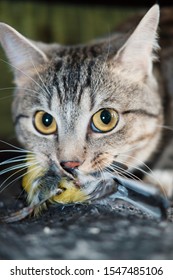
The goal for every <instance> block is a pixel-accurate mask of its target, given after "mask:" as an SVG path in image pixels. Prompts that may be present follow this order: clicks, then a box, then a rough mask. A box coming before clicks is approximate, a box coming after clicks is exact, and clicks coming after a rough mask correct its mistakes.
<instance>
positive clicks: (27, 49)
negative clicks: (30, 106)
mask: <svg viewBox="0 0 173 280" xmlns="http://www.w3.org/2000/svg"><path fill="white" fill-rule="evenodd" d="M0 43H1V45H2V47H3V49H4V51H5V53H6V56H7V58H8V59H9V62H10V65H11V67H12V69H13V72H14V75H15V82H16V83H18V82H19V80H20V79H21V78H22V77H23V78H24V77H28V76H30V74H31V71H33V69H34V68H35V70H36V71H37V67H39V65H43V63H45V62H47V61H48V59H47V57H46V54H45V53H44V52H42V51H41V50H40V49H39V48H38V47H36V46H35V45H34V44H33V43H32V42H31V41H29V40H28V39H27V38H25V37H24V36H22V35H21V34H20V33H19V32H17V31H16V30H15V29H14V28H12V27H11V26H9V25H7V24H5V23H0Z"/></svg>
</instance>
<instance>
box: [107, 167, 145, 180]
mask: <svg viewBox="0 0 173 280" xmlns="http://www.w3.org/2000/svg"><path fill="white" fill-rule="evenodd" d="M120 163H123V162H120ZM109 168H112V171H113V172H114V171H116V172H118V173H119V174H120V175H121V176H123V177H125V175H127V176H128V177H129V178H131V179H133V180H137V181H140V182H143V181H142V180H141V179H140V178H139V177H138V176H136V175H135V174H133V173H132V172H131V171H129V170H124V168H122V167H120V166H117V165H115V164H114V163H111V164H110V166H109ZM110 171H111V170H110Z"/></svg>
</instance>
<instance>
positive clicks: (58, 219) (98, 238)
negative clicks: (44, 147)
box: [0, 189, 173, 260]
mask: <svg viewBox="0 0 173 280" xmlns="http://www.w3.org/2000/svg"><path fill="white" fill-rule="evenodd" d="M13 190H14V189H13ZM22 204H23V202H22V200H16V199H15V196H14V192H12V190H11V193H10V191H8V192H7V193H6V194H5V192H4V194H3V195H1V198H0V213H1V215H3V214H5V213H7V212H8V211H13V212H14V211H15V209H19V208H20V207H22ZM171 220H173V214H171V211H170V213H169V217H168V220H166V221H155V220H151V219H149V218H146V217H144V216H143V215H142V214H140V213H136V212H135V211H133V210H130V209H128V211H127V209H126V210H123V209H121V210H119V211H117V210H116V211H115V210H114V211H112V210H110V209H109V208H105V207H101V206H94V205H92V206H86V205H76V206H68V207H64V208H63V209H62V207H61V206H60V207H54V206H51V207H50V209H49V210H48V211H45V212H44V213H43V215H42V216H41V217H39V218H33V217H32V218H27V219H25V220H23V221H20V222H16V223H12V224H4V223H1V224H0V259H64V260H65V259H121V260H123V259H173V223H172V221H171Z"/></svg>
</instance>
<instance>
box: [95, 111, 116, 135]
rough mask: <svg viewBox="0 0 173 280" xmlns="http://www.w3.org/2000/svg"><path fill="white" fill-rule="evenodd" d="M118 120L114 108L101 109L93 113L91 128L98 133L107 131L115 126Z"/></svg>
mask: <svg viewBox="0 0 173 280" xmlns="http://www.w3.org/2000/svg"><path fill="white" fill-rule="evenodd" d="M118 120H119V117H118V113H117V112H116V111H115V110H113V109H101V110H99V111H98V112H96V113H95V114H94V115H93V117H92V121H91V129H92V130H93V131H94V132H98V133H105V132H109V131H111V130H112V129H114V128H115V126H116V125H117V124H118Z"/></svg>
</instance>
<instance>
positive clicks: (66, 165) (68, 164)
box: [61, 161, 80, 169]
mask: <svg viewBox="0 0 173 280" xmlns="http://www.w3.org/2000/svg"><path fill="white" fill-rule="evenodd" d="M79 165H80V162H79V161H62V162H61V166H62V167H63V168H67V169H68V168H76V167H78V166H79Z"/></svg>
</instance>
